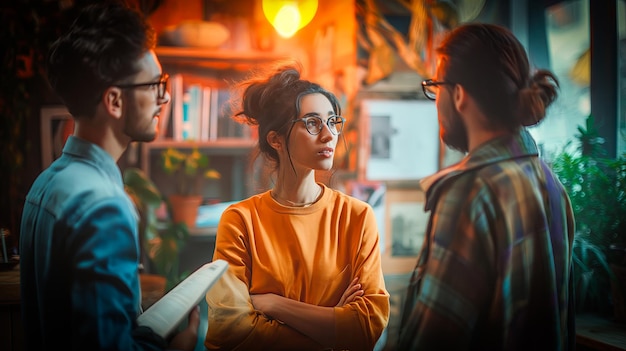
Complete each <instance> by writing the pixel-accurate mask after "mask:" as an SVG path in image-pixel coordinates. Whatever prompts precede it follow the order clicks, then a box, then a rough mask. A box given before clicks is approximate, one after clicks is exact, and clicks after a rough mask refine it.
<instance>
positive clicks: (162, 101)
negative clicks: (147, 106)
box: [157, 90, 172, 105]
mask: <svg viewBox="0 0 626 351" xmlns="http://www.w3.org/2000/svg"><path fill="white" fill-rule="evenodd" d="M171 98H172V96H171V95H170V92H169V91H167V90H166V91H165V94H164V95H163V97H162V98H161V99H157V100H158V103H159V105H165V104H167V103H168V102H170V99H171Z"/></svg>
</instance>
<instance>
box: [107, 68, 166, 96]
mask: <svg viewBox="0 0 626 351" xmlns="http://www.w3.org/2000/svg"><path fill="white" fill-rule="evenodd" d="M169 78H170V75H169V74H167V73H165V74H163V75H162V76H161V78H160V79H159V80H158V81H156V82H147V83H137V84H118V85H116V87H118V88H122V89H134V88H139V87H147V86H149V87H156V88H157V99H159V100H162V99H163V98H165V92H166V91H167V81H168V80H169Z"/></svg>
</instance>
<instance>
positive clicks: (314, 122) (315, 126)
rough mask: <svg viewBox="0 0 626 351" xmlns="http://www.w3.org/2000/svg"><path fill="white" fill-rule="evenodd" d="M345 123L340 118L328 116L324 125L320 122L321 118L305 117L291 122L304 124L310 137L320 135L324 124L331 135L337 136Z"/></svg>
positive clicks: (343, 119)
mask: <svg viewBox="0 0 626 351" xmlns="http://www.w3.org/2000/svg"><path fill="white" fill-rule="evenodd" d="M345 121H346V119H345V118H343V117H341V116H330V117H328V119H327V120H326V123H324V120H322V118H321V117H318V116H307V117H302V118H296V119H294V120H292V121H291V122H293V123H296V122H304V126H305V127H306V131H307V132H309V134H311V135H318V134H319V133H321V132H322V129H323V128H324V124H326V126H328V129H329V130H330V132H331V133H333V134H334V135H339V134H340V133H341V131H342V130H343V125H344V122H345Z"/></svg>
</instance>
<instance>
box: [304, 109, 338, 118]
mask: <svg viewBox="0 0 626 351" xmlns="http://www.w3.org/2000/svg"><path fill="white" fill-rule="evenodd" d="M336 115H337V114H336V113H335V111H333V110H330V111H328V117H329V118H330V117H332V116H336ZM305 117H319V118H322V116H321V115H320V114H319V113H318V112H309V113H306V114H304V116H302V117H301V118H305Z"/></svg>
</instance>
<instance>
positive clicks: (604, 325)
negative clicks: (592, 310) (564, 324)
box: [576, 314, 626, 351]
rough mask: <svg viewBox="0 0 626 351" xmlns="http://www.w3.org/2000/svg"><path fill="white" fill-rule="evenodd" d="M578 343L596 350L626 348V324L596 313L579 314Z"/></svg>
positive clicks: (606, 350) (610, 350)
mask: <svg viewBox="0 0 626 351" xmlns="http://www.w3.org/2000/svg"><path fill="white" fill-rule="evenodd" d="M576 343H577V344H581V345H585V346H588V347H590V348H592V349H594V350H603V351H618V350H619V351H621V350H626V324H623V323H616V322H613V321H612V320H610V319H607V318H602V317H599V316H595V315H589V314H580V315H577V316H576Z"/></svg>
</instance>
